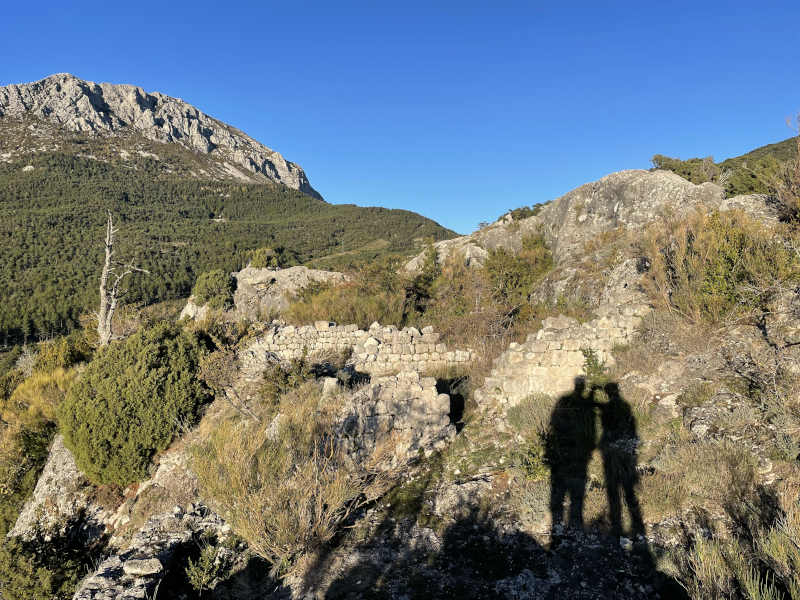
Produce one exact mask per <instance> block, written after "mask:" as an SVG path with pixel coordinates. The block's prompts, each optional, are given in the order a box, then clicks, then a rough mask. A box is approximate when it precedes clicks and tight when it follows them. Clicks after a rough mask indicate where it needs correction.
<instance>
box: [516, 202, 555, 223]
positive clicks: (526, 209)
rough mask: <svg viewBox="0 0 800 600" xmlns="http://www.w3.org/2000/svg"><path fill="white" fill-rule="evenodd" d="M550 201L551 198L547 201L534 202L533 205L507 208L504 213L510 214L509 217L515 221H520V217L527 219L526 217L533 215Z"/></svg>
mask: <svg viewBox="0 0 800 600" xmlns="http://www.w3.org/2000/svg"><path fill="white" fill-rule="evenodd" d="M550 202H551V200H548V201H547V202H542V203H540V204H534V205H533V206H520V207H519V208H514V209H512V210H509V211H508V212H507V213H506V214H509V215H511V218H512V219H514V220H515V221H521V220H522V219H527V218H528V217H535V216H536V215H538V214H539V213H540V212H541V210H542V208H544V207H545V206H547V205H548V204H550Z"/></svg>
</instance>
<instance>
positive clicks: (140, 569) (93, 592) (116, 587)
mask: <svg viewBox="0 0 800 600" xmlns="http://www.w3.org/2000/svg"><path fill="white" fill-rule="evenodd" d="M204 534H205V535H213V536H215V537H219V538H224V537H226V536H228V535H229V534H230V527H228V526H226V525H225V523H224V522H223V521H222V520H221V519H220V518H219V517H218V516H216V515H215V514H214V513H212V512H211V511H210V510H208V509H207V508H205V507H204V506H201V505H192V506H190V507H188V510H184V509H183V508H182V507H180V506H176V507H175V509H174V510H173V511H172V512H171V513H166V514H160V515H156V516H153V517H152V518H150V519H149V520H148V521H147V523H145V525H144V526H143V527H142V528H141V530H139V532H138V533H137V534H136V535H135V536H134V537H133V540H132V541H131V543H130V545H129V546H128V547H127V548H126V549H125V550H124V551H121V552H119V553H115V554H112V555H111V556H110V557H108V558H107V559H106V560H104V561H103V562H102V563H100V565H99V566H98V567H97V570H96V571H95V572H94V573H92V574H91V575H90V576H89V577H87V578H86V579H85V580H84V581H83V582H82V583H81V585H80V587H79V588H78V590H77V591H76V592H75V595H74V597H73V598H74V600H133V599H137V600H138V599H141V598H150V597H155V596H153V593H154V591H155V590H156V589H157V588H158V586H159V584H160V582H161V581H162V579H163V578H164V576H165V575H166V574H167V572H168V571H169V569H170V567H171V566H172V565H171V563H172V562H173V560H174V558H175V557H176V554H177V553H178V551H179V550H180V549H181V548H182V547H184V546H186V545H188V544H190V543H193V544H198V543H199V539H200V537H201V536H202V535H204ZM179 567H180V568H185V565H179Z"/></svg>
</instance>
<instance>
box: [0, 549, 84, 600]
mask: <svg viewBox="0 0 800 600" xmlns="http://www.w3.org/2000/svg"><path fill="white" fill-rule="evenodd" d="M97 554H98V552H97V550H90V551H89V552H87V550H86V548H83V547H76V546H74V545H72V544H69V543H68V542H67V541H66V540H64V539H60V538H59V539H55V540H48V541H45V540H43V539H34V540H31V541H30V542H24V541H22V540H19V539H18V538H8V539H6V540H4V541H3V543H2V545H0V596H2V597H3V598H19V599H23V598H24V599H25V600H61V599H65V600H66V599H68V598H72V594H73V592H74V591H75V587H76V585H77V584H78V582H79V581H80V580H81V577H83V575H85V574H86V571H87V569H89V568H90V567H91V566H92V561H93V560H97V558H98V556H97Z"/></svg>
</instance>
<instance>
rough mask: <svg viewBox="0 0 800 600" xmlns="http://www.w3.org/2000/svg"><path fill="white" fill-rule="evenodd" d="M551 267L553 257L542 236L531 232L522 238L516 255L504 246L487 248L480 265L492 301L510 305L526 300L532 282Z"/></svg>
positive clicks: (520, 304) (520, 303)
mask: <svg viewBox="0 0 800 600" xmlns="http://www.w3.org/2000/svg"><path fill="white" fill-rule="evenodd" d="M552 266H553V256H552V254H551V253H550V251H549V250H548V249H547V246H546V245H545V241H544V237H543V236H542V235H539V234H534V235H530V236H528V237H526V238H524V239H523V240H522V250H521V251H520V252H519V253H517V254H514V253H512V252H510V251H508V250H506V249H505V248H495V249H493V250H490V251H489V256H488V257H487V259H486V262H485V263H484V265H483V268H484V271H485V273H486V275H487V277H488V280H489V286H490V289H491V293H492V296H493V297H494V299H495V301H497V302H499V303H501V304H503V305H505V306H507V307H509V308H512V307H519V306H522V305H523V304H526V303H527V302H528V298H529V297H530V294H531V292H532V291H533V286H534V284H535V283H536V282H537V281H539V279H541V278H542V276H544V274H545V273H547V271H549V270H550V268H551V267H552Z"/></svg>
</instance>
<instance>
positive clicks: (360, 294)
mask: <svg viewBox="0 0 800 600" xmlns="http://www.w3.org/2000/svg"><path fill="white" fill-rule="evenodd" d="M400 267H401V263H400V261H399V260H397V259H395V258H384V259H377V260H374V261H373V262H372V263H370V264H368V265H366V266H365V267H364V268H363V269H362V270H361V271H360V272H358V273H354V274H353V275H352V277H351V280H350V281H349V282H347V283H344V284H338V285H337V284H327V283H312V284H311V285H309V286H308V287H306V288H305V289H303V290H301V291H300V293H299V294H298V296H297V299H296V301H295V302H293V303H292V304H291V305H290V306H289V309H288V310H287V311H286V312H285V313H284V314H283V316H284V318H286V320H287V321H289V322H291V323H295V324H298V325H301V324H305V323H313V322H314V321H320V320H322V321H328V320H330V321H335V322H337V323H341V324H350V323H355V324H357V325H358V326H359V327H361V328H363V329H366V328H367V327H369V326H370V324H371V323H372V322H373V321H378V322H379V323H394V324H400V323H401V322H402V321H403V308H404V305H405V286H406V283H407V281H406V279H405V278H404V277H403V276H401V275H400V274H398V271H399V270H400Z"/></svg>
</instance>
